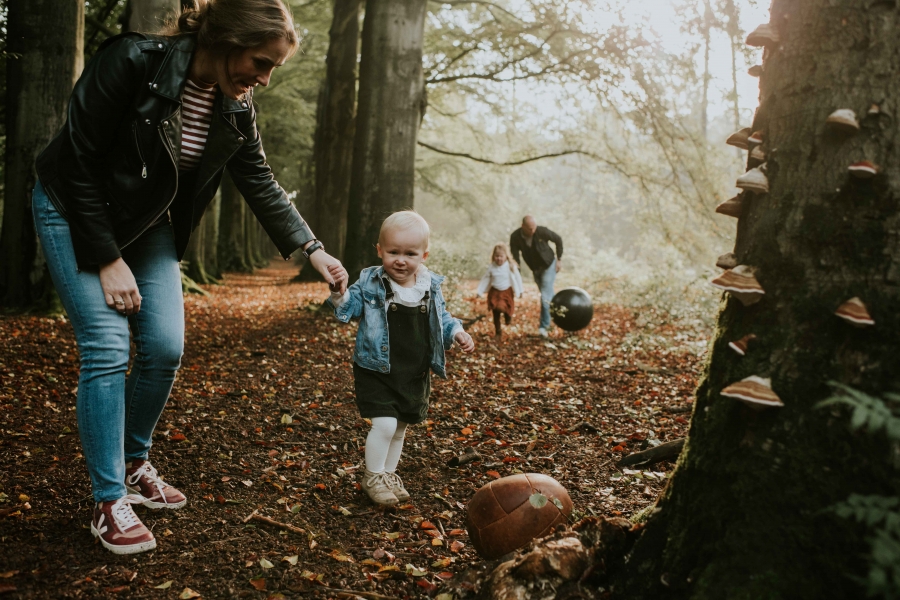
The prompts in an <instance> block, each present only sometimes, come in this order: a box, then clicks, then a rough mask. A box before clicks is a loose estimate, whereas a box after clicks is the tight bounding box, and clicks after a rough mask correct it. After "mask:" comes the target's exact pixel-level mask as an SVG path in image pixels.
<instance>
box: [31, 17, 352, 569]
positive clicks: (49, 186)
mask: <svg viewBox="0 0 900 600" xmlns="http://www.w3.org/2000/svg"><path fill="white" fill-rule="evenodd" d="M167 33H169V34H170V35H165V36H147V35H141V34H135V33H131V34H123V35H120V36H117V37H114V38H112V39H110V40H108V41H107V42H106V43H105V44H104V45H103V46H101V48H100V50H98V52H97V54H96V55H95V56H94V58H93V59H92V60H91V62H90V63H89V64H88V65H87V67H86V68H85V70H84V73H83V74H82V76H81V78H80V79H79V80H78V82H77V83H76V85H75V89H74V91H73V93H72V97H71V99H70V102H69V108H68V119H67V121H66V124H65V125H64V126H63V128H62V130H61V131H60V132H59V133H58V134H57V136H56V137H55V138H54V139H53V140H52V141H51V142H50V144H49V145H48V146H47V148H46V149H45V150H44V151H43V152H42V153H41V155H40V156H39V157H38V161H37V171H38V183H37V185H36V186H35V189H34V195H33V201H32V206H33V212H34V221H35V225H36V228H37V231H38V235H39V237H40V240H41V245H42V247H43V249H44V252H45V254H46V258H47V263H48V265H49V267H50V273H51V276H52V278H53V281H54V284H55V286H56V289H57V291H58V292H59V295H60V298H61V299H62V302H63V305H64V306H65V308H66V311H67V312H68V315H69V318H70V320H71V322H72V326H73V328H74V329H75V337H76V340H77V342H78V349H79V352H80V355H81V375H80V378H79V382H78V406H77V415H78V428H79V433H80V436H81V443H82V446H83V448H84V456H85V460H86V463H87V467H88V472H89V473H90V477H91V484H92V489H93V495H94V500H95V502H96V504H95V507H94V511H93V519H92V522H91V532H92V533H93V535H94V536H96V537H99V538H100V541H101V542H102V543H103V546H105V547H106V548H107V549H109V550H111V551H112V552H114V553H116V554H131V553H135V552H143V551H145V550H150V549H152V548H155V547H156V540H155V539H154V537H153V534H152V533H151V532H150V531H149V530H148V529H147V528H146V527H144V525H143V524H142V523H141V521H140V519H139V518H138V517H137V515H136V514H135V513H134V511H133V510H132V508H131V505H132V504H143V505H144V506H147V507H149V508H169V509H176V508H181V507H182V506H184V504H185V503H186V499H185V497H184V495H183V494H182V493H181V492H179V491H178V490H176V489H175V488H173V487H172V486H169V485H168V484H166V483H165V482H164V481H163V480H162V478H161V477H159V475H158V474H157V471H156V469H154V468H153V466H152V465H151V464H150V462H149V460H148V452H149V449H150V445H151V437H152V434H153V429H154V427H155V426H156V422H157V420H158V419H159V416H160V414H161V413H162V410H163V408H164V406H165V404H166V400H167V399H168V396H169V392H170V391H171V389H172V383H173V381H174V380H175V373H176V371H177V370H178V367H179V366H180V361H181V355H182V350H183V346H184V306H183V301H182V295H181V273H180V270H179V267H178V261H179V260H180V259H181V258H182V256H183V255H184V251H185V248H186V247H187V244H188V239H189V237H190V235H191V232H192V231H193V229H194V228H195V227H196V226H197V225H198V223H199V221H200V217H201V215H202V214H203V211H204V210H205V208H206V206H207V204H208V203H209V201H210V200H211V199H212V197H213V196H214V194H215V191H216V189H217V188H218V186H219V182H220V180H221V178H222V173H223V171H224V170H225V169H226V168H227V169H228V171H229V173H230V175H231V177H232V178H233V180H234V182H235V184H236V185H237V187H238V189H239V190H240V192H241V194H242V195H243V196H244V198H245V199H246V200H247V203H248V204H249V205H250V207H251V208H252V210H253V212H254V213H255V215H256V217H257V218H258V219H259V221H260V222H261V223H262V225H263V227H264V228H265V229H266V232H267V233H268V234H269V236H270V237H271V238H272V241H273V242H274V243H275V245H276V246H277V248H278V250H279V251H280V252H281V254H282V256H284V257H285V258H288V257H289V256H290V255H291V254H292V253H294V252H296V251H297V250H302V251H303V254H304V255H305V256H306V257H307V258H308V259H309V260H310V261H311V262H312V264H313V266H314V267H315V268H316V270H318V271H319V272H320V273H321V274H322V275H323V277H324V278H325V279H326V280H327V281H328V282H329V283H331V284H333V285H334V287H335V288H340V289H341V290H343V289H346V285H347V274H346V271H345V270H344V269H343V267H342V266H341V264H340V262H338V261H337V260H336V259H334V258H333V257H331V256H329V255H328V254H326V253H325V251H324V250H323V249H322V244H321V243H319V242H318V241H317V240H316V239H315V237H314V236H313V234H312V232H311V231H310V229H309V227H308V226H307V225H306V223H305V222H304V221H303V219H302V218H301V217H300V215H299V214H298V213H297V211H296V209H295V208H294V206H293V205H292V204H291V202H290V201H289V200H288V198H287V195H286V194H285V192H284V190H283V189H282V188H281V187H280V186H279V185H278V184H277V183H276V182H275V179H274V178H273V176H272V171H271V169H270V168H269V166H268V165H267V164H266V160H265V154H264V153H263V150H262V145H261V140H260V137H259V134H258V132H257V129H256V113H255V110H254V107H253V103H252V95H253V88H254V87H255V86H256V85H258V84H262V85H268V83H269V78H270V76H271V74H272V70H273V69H274V68H275V67H278V66H281V65H282V64H284V62H285V61H286V60H287V59H288V58H289V57H290V56H291V55H292V54H293V53H294V52H295V51H296V49H297V46H298V39H297V34H296V32H295V30H294V24H293V21H292V19H291V16H290V13H289V12H288V10H287V8H286V7H285V5H284V4H283V2H282V0H200V2H199V5H198V6H196V7H195V9H193V10H189V11H186V12H184V13H183V14H182V15H181V16H180V18H179V19H178V21H177V23H175V24H174V25H173V26H172V30H171V31H169V32H167ZM129 329H130V331H131V336H132V337H133V341H134V343H135V347H136V355H135V358H134V363H133V366H132V369H131V373H130V374H129V376H128V379H127V381H126V378H125V373H126V370H127V367H128V357H129Z"/></svg>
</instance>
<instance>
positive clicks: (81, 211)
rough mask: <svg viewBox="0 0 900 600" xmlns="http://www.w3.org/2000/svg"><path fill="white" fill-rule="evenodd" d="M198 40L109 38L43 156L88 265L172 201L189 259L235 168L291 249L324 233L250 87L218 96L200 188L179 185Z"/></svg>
mask: <svg viewBox="0 0 900 600" xmlns="http://www.w3.org/2000/svg"><path fill="white" fill-rule="evenodd" d="M195 41H196V40H195V38H194V36H191V35H185V36H178V37H163V36H149V35H143V34H137V33H127V34H122V35H119V36H116V37H113V38H110V39H109V40H107V41H106V42H105V43H104V44H103V45H102V46H101V47H100V49H99V50H98V51H97V54H96V55H95V56H94V57H93V58H92V59H91V61H90V62H89V63H88V65H87V66H86V67H85V69H84V73H83V74H82V75H81V78H80V79H79V80H78V82H77V83H76V84H75V89H74V91H73V92H72V97H71V99H70V101H69V107H68V113H67V120H66V123H65V125H63V127H62V129H61V130H60V131H59V133H58V134H57V135H56V137H55V138H53V140H52V141H51V142H50V144H49V145H48V146H47V148H46V149H44V151H43V152H41V154H40V156H38V159H37V172H38V177H39V178H40V181H41V184H42V185H43V186H44V189H45V190H46V191H47V195H48V196H49V197H50V200H51V201H52V202H53V205H54V206H55V207H56V208H57V209H58V210H59V211H60V213H62V215H63V216H64V217H65V218H66V220H67V221H68V222H69V226H70V228H71V231H72V241H73V245H74V249H75V258H76V260H77V262H78V266H79V268H85V267H87V266H90V265H97V264H102V263H107V262H110V261H113V260H115V259H117V258H119V257H120V256H121V255H122V254H121V250H122V248H124V247H125V246H127V245H128V244H130V243H131V242H133V241H134V240H135V239H137V238H138V237H139V236H140V235H141V234H142V233H143V232H144V231H146V230H147V228H149V227H150V226H151V225H152V224H153V223H154V222H156V221H157V220H159V218H160V217H161V216H162V215H163V214H165V212H166V210H167V209H168V210H169V214H170V216H171V219H172V226H173V229H174V233H175V247H176V251H177V254H178V259H179V260H181V258H182V257H183V256H184V252H185V249H186V248H187V244H188V239H189V238H190V235H191V232H192V231H193V230H194V228H196V227H197V225H198V224H199V223H200V217H201V216H202V215H203V211H204V210H206V206H207V204H209V202H210V200H212V198H213V196H214V195H215V193H216V189H217V188H218V187H219V182H220V181H221V179H222V173H223V171H224V170H225V168H226V166H227V168H228V172H229V173H230V174H231V176H232V178H233V179H234V183H235V185H236V186H237V188H238V190H239V191H240V192H241V195H242V196H243V197H244V198H245V199H246V201H247V203H248V204H249V205H250V208H251V209H252V210H253V212H254V214H255V215H256V217H257V218H258V219H259V221H260V223H262V225H263V227H264V228H265V230H266V232H267V233H268V234H269V236H270V237H271V238H272V241H273V242H274V243H275V245H276V247H277V248H278V250H279V252H280V253H281V255H282V256H284V257H285V258H288V257H289V256H290V255H291V253H293V252H295V251H296V250H297V249H298V248H300V247H301V246H302V245H303V244H305V243H306V242H308V241H310V240H312V239H314V236H313V234H312V232H311V231H310V229H309V227H308V226H307V225H306V223H305V222H304V221H303V219H302V217H300V214H299V213H298V212H297V209H296V208H294V206H293V204H291V202H290V200H289V199H288V197H287V194H285V192H284V190H283V189H282V188H281V186H279V185H278V183H277V182H276V181H275V178H274V177H273V175H272V169H271V168H270V167H269V165H268V164H267V163H266V155H265V154H264V153H263V149H262V141H261V140H260V137H259V132H258V131H257V129H256V111H255V109H254V106H253V101H252V98H251V97H250V95H248V97H246V99H244V100H232V99H230V98H227V97H225V96H223V95H222V93H221V92H219V93H218V94H217V95H216V99H215V105H214V108H213V116H212V122H211V124H210V127H209V136H208V138H207V142H206V150H205V151H204V153H203V158H202V160H201V162H200V166H199V167H197V168H196V169H195V170H194V171H193V175H194V176H192V177H190V178H188V179H189V180H191V181H194V182H195V183H194V184H193V189H184V190H179V173H178V160H179V156H180V155H181V127H182V116H181V94H182V92H183V90H184V85H185V82H186V81H187V75H188V67H189V66H190V62H191V56H192V54H193V52H194V46H195ZM182 183H183V181H182ZM176 194H177V195H178V201H177V202H175V203H172V200H173V199H174V198H175V197H176ZM170 205H171V206H170Z"/></svg>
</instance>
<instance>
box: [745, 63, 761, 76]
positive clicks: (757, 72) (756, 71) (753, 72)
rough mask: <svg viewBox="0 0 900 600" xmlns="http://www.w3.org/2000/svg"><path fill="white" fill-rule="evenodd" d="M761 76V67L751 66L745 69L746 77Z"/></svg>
mask: <svg viewBox="0 0 900 600" xmlns="http://www.w3.org/2000/svg"><path fill="white" fill-rule="evenodd" d="M762 74H763V67H762V65H753V66H752V67H750V68H749V69H747V75H749V76H750V77H759V76H761V75H762Z"/></svg>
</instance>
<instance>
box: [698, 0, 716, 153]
mask: <svg viewBox="0 0 900 600" xmlns="http://www.w3.org/2000/svg"><path fill="white" fill-rule="evenodd" d="M703 7H704V8H703V25H702V27H703V97H702V99H701V101H700V132H701V133H702V135H703V139H704V141H705V140H706V130H707V127H708V122H709V81H710V79H712V76H711V75H710V74H709V50H710V43H711V40H710V38H711V36H712V27H713V14H712V7H711V6H710V5H709V0H705V1H704V3H703Z"/></svg>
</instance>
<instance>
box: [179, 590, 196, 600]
mask: <svg viewBox="0 0 900 600" xmlns="http://www.w3.org/2000/svg"><path fill="white" fill-rule="evenodd" d="M178 597H179V598H181V600H191V598H199V597H200V594H198V593H197V592H195V591H194V590H192V589H191V588H189V587H186V588H184V590H183V591H182V592H181V595H180V596H178Z"/></svg>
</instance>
